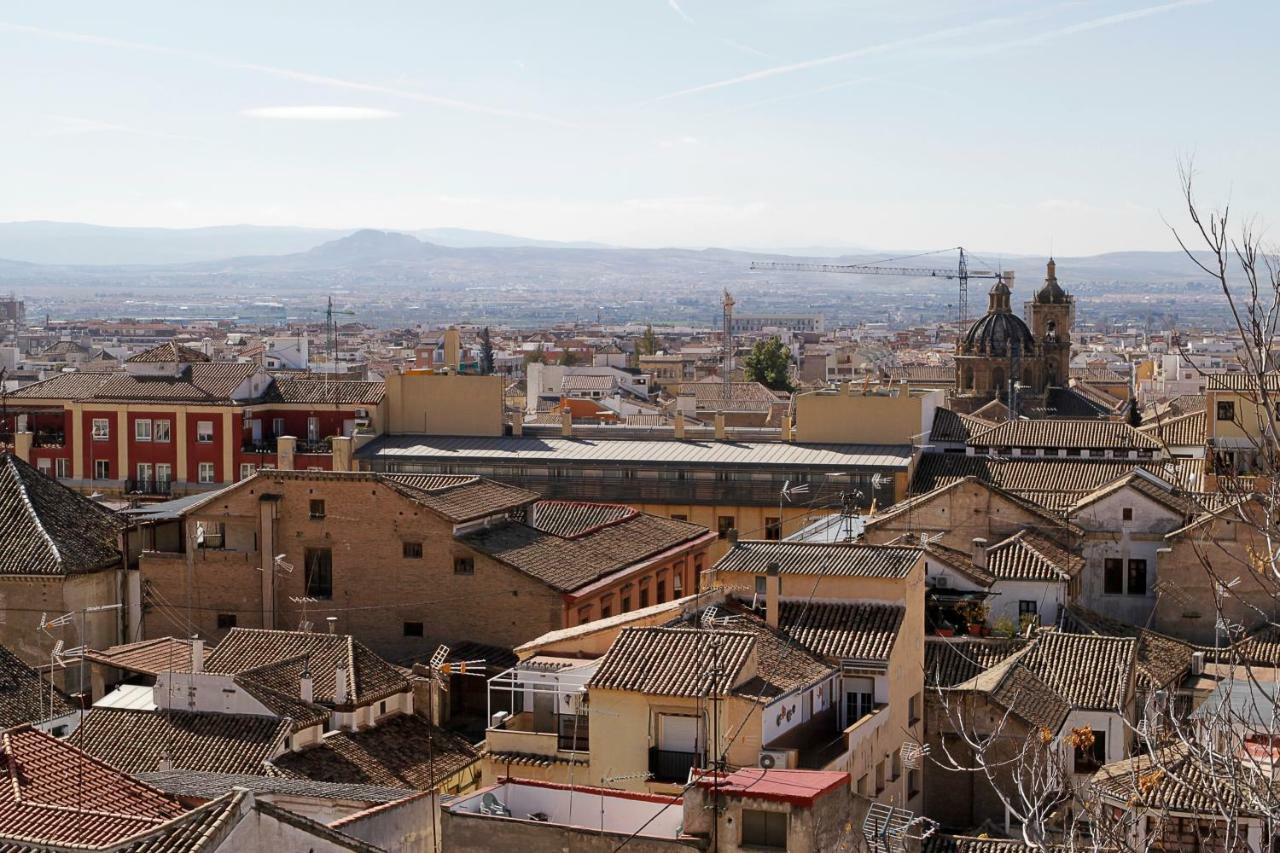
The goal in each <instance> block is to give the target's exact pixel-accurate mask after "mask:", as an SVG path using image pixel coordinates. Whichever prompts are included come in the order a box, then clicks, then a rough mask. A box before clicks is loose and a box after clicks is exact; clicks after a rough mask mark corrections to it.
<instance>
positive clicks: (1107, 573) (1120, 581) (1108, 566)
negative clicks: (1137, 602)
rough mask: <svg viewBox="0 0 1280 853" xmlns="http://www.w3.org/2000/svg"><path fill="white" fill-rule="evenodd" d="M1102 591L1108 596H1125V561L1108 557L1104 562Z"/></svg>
mask: <svg viewBox="0 0 1280 853" xmlns="http://www.w3.org/2000/svg"><path fill="white" fill-rule="evenodd" d="M1102 591H1103V592H1104V593H1106V594H1107V595H1124V560H1121V559H1119V558H1118V557H1107V558H1106V559H1104V560H1103V561H1102Z"/></svg>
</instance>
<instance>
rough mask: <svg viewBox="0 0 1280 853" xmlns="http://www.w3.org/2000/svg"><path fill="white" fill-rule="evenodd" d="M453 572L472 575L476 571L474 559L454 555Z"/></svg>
mask: <svg viewBox="0 0 1280 853" xmlns="http://www.w3.org/2000/svg"><path fill="white" fill-rule="evenodd" d="M453 573H454V574H455V575H474V574H475V573H476V561H475V559H473V558H472V557H454V558H453Z"/></svg>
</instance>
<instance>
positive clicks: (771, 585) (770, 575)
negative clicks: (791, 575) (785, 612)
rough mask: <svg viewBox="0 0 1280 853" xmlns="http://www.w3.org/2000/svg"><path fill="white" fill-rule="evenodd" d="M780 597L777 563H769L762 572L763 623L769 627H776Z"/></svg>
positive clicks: (779, 576)
mask: <svg viewBox="0 0 1280 853" xmlns="http://www.w3.org/2000/svg"><path fill="white" fill-rule="evenodd" d="M781 597H782V575H781V574H780V570H779V568H778V564H777V563H770V564H769V566H768V567H767V568H766V569H765V570H764V621H765V623H766V624H767V625H768V626H769V627H770V628H774V629H776V628H777V627H778V609H779V607H780V602H779V601H778V599H779V598H781Z"/></svg>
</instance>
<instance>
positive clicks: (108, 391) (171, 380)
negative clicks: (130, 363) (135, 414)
mask: <svg viewBox="0 0 1280 853" xmlns="http://www.w3.org/2000/svg"><path fill="white" fill-rule="evenodd" d="M261 369H262V368H260V367H259V366H258V365H256V364H250V363H245V362H236V361H216V362H200V363H196V364H192V365H190V366H188V367H187V369H186V370H185V371H184V372H183V373H182V374H181V375H179V376H176V377H173V376H135V375H133V374H131V373H126V372H119V373H109V374H107V381H106V382H104V383H102V385H101V386H100V387H99V388H98V390H97V392H96V393H95V394H94V395H93V399H95V400H142V401H148V402H150V401H155V400H163V401H167V402H194V403H225V402H230V401H231V395H232V393H234V392H235V390H236V389H237V388H239V387H240V386H241V385H242V384H243V383H244V381H245V380H246V379H248V378H249V377H250V376H252V375H253V374H255V373H257V372H258V371H259V370H261Z"/></svg>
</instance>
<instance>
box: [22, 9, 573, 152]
mask: <svg viewBox="0 0 1280 853" xmlns="http://www.w3.org/2000/svg"><path fill="white" fill-rule="evenodd" d="M0 32H11V33H23V34H26V35H34V36H40V37H42V38H50V39H57V40H59V41H70V42H77V43H79V44H92V45H97V46H100V47H111V48H117V49H120V50H132V51H138V52H141V53H155V54H162V55H165V56H179V57H183V58H185V59H191V60H195V61H198V62H203V63H206V64H209V65H215V66H217V67H219V68H225V69H228V70H234V71H253V72H256V73H259V74H267V75H270V76H273V77H280V78H283V79H286V80H295V81H298V82H301V83H311V84H313V85H317V86H327V87H329V88H331V89H344V90H347V91H353V92H368V93H370V94H376V95H385V96H387V97H392V98H401V99H403V100H407V101H416V102H417V103H421V104H430V105H432V106H437V107H444V108H446V109H452V110H460V111H463V112H471V113H480V114H482V115H490V116H498V117H500V118H516V119H522V120H525V121H534V122H541V123H543V124H553V125H558V126H560V127H573V126H574V125H573V124H572V123H570V122H567V121H563V120H561V119H557V118H554V117H552V116H546V115H540V114H538V113H528V112H523V111H521V110H508V109H504V108H502V107H490V106H486V105H484V104H476V103H472V102H470V101H461V100H458V99H457V98H448V97H444V96H441V95H431V94H427V93H425V92H415V91H413V90H412V89H399V88H395V87H393V86H382V85H379V84H376V83H364V82H361V81H359V80H345V79H342V78H340V77H330V76H327V75H324V74H314V73H311V72H307V71H298V70H295V69H292V68H279V67H277V66H274V65H258V64H255V63H246V62H237V61H235V60H231V59H226V58H225V57H221V56H216V55H213V54H208V53H202V52H199V51H191V50H182V49H179V48H172V47H165V46H163V45H156V44H147V43H144V42H135V41H126V40H124V39H117V38H112V37H110V36H98V35H93V34H92V33H77V32H71V31H68V30H52V29H46V28H44V27H32V26H27V25H25V24H14V23H9V22H6V21H0Z"/></svg>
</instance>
